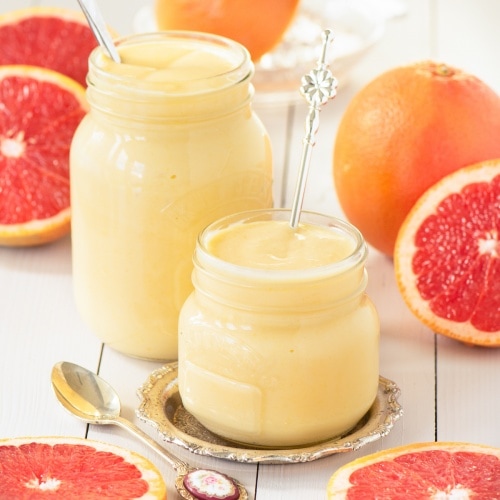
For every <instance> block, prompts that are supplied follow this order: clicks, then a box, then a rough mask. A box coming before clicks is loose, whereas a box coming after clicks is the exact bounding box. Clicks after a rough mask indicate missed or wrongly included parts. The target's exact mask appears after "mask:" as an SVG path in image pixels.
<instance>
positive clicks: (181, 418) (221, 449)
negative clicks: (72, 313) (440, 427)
mask: <svg viewBox="0 0 500 500" xmlns="http://www.w3.org/2000/svg"><path fill="white" fill-rule="evenodd" d="M137 394H138V396H139V398H140V399H141V404H140V406H139V408H138V409H137V410H136V415H137V417H138V418H140V419H141V420H142V421H144V422H146V423H148V424H150V425H152V426H153V427H154V428H155V429H156V430H157V431H158V433H159V435H160V437H161V439H163V440H164V441H166V442H167V443H174V444H176V445H178V446H181V447H183V448H185V449H187V450H189V451H191V452H192V453H196V454H198V455H205V456H211V457H216V458H222V459H225V460H233V461H236V462H243V463H273V464H287V463H299V462H310V461H313V460H317V459H319V458H322V457H326V456H328V455H333V454H335V453H341V452H347V451H354V450H357V449H359V448H361V447H362V446H364V445H366V444H368V443H371V442H373V441H376V440H378V439H380V438H381V437H383V436H386V435H387V434H388V433H389V432H390V431H391V429H392V427H393V426H394V423H395V422H396V421H397V420H398V419H399V418H400V417H401V416H402V414H403V410H402V408H401V405H400V404H399V403H398V397H399V394H400V389H399V387H398V386H397V385H396V384H395V383H394V382H392V381H390V380H388V379H386V378H384V377H380V379H379V388H378V392H377V397H376V399H375V402H374V403H373V405H372V407H371V408H370V410H369V411H368V413H367V414H366V415H365V416H364V417H363V418H362V419H361V420H360V421H359V422H358V424H357V425H356V426H355V427H354V428H353V429H351V430H350V431H348V432H347V433H346V434H344V435H342V436H336V437H334V438H332V439H330V440H327V441H323V442H321V443H318V444H314V445H308V446H305V447H299V448H279V449H267V448H265V449H262V448H259V449H254V448H251V447H245V446H244V445H240V444H237V443H234V442H231V441H226V440H225V439H223V438H221V437H219V436H217V435H215V434H213V433H212V432H210V431H209V430H207V429H206V428H205V427H203V426H202V425H201V424H200V423H199V422H198V421H197V420H196V419H195V418H194V417H193V416H192V415H191V414H190V413H188V412H187V410H186V409H185V408H184V406H183V405H182V401H181V397H180V395H179V390H178V385H177V363H176V362H175V363H169V364H166V365H164V366H163V367H161V368H159V369H158V370H155V371H154V372H153V373H152V374H151V375H150V376H149V377H148V379H147V380H146V382H145V383H144V384H143V385H142V387H140V388H139V389H138V391H137Z"/></svg>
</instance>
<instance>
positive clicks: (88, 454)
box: [0, 437, 166, 500]
mask: <svg viewBox="0 0 500 500" xmlns="http://www.w3.org/2000/svg"><path fill="white" fill-rule="evenodd" d="M0 492H1V496H2V498H30V499H33V500H35V499H45V498H51V499H68V498H85V499H88V500H91V499H95V500H97V499H101V498H109V499H113V498H114V499H124V498H141V499H153V498H156V499H165V498H166V487H165V482H164V481H163V478H162V476H161V474H160V472H159V471H158V469H157V468H156V467H155V466H154V465H153V464H152V463H151V462H150V461H149V460H147V459H146V458H144V457H143V456H141V455H139V454H137V453H134V452H132V451H129V450H125V449H124V448H121V447H118V446H114V445H110V444H106V443H102V442H100V441H91V440H89V439H80V438H69V437H37V438H16V439H4V440H0Z"/></svg>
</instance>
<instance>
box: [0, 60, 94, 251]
mask: <svg viewBox="0 0 500 500" xmlns="http://www.w3.org/2000/svg"><path fill="white" fill-rule="evenodd" d="M12 76H20V77H26V78H32V79H34V80H37V81H41V82H49V83H51V84H54V85H56V86H57V87H59V88H60V89H62V90H64V91H66V92H68V93H70V94H71V95H72V96H73V97H74V98H75V100H76V101H77V102H78V104H79V106H80V108H81V110H82V112H83V113H86V112H88V109H89V106H88V103H87V100H86V95H85V88H84V87H83V86H82V85H80V84H79V83H78V82H76V81H75V80H73V79H72V78H70V77H68V76H65V75H63V74H61V73H58V72H57V71H53V70H51V69H48V68H42V67H37V66H26V65H5V66H0V81H1V80H3V79H4V78H8V77H12ZM0 136H1V131H0ZM68 151H69V144H68ZM68 162H69V152H68ZM0 175H2V173H1V171H0ZM68 186H69V165H68ZM70 218H71V213H70V207H69V206H68V207H66V208H63V209H62V210H61V211H60V212H58V213H56V214H55V215H53V216H51V217H47V218H44V219H34V220H30V221H26V222H24V223H18V224H0V245H3V246H34V245H40V244H44V243H48V242H51V241H54V240H56V239H58V238H60V237H62V236H64V235H65V234H67V233H68V232H69V231H70Z"/></svg>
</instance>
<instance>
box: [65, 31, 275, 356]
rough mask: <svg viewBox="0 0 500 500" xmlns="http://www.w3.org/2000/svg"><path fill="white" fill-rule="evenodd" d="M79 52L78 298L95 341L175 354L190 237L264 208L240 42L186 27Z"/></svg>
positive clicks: (74, 165)
mask: <svg viewBox="0 0 500 500" xmlns="http://www.w3.org/2000/svg"><path fill="white" fill-rule="evenodd" d="M118 51H119V54H120V56H121V58H122V62H121V63H120V64H117V63H115V62H113V61H112V60H111V59H110V58H109V57H108V56H107V55H106V53H105V52H104V51H103V50H102V49H101V48H97V49H96V50H95V51H94V52H93V53H92V54H91V56H90V60H89V72H88V78H87V81H88V90H87V96H88V101H89V104H90V108H91V109H90V112H89V114H88V115H87V116H86V117H85V118H84V119H83V121H82V122H81V124H80V126H79V128H78V129H77V131H76V134H75V137H74V140H73V143H72V147H71V153H70V167H71V204H72V243H73V275H74V289H75V297H76V303H77V307H78V309H79V311H80V313H81V315H82V316H83V318H84V320H85V321H86V322H87V323H88V325H89V326H90V328H91V329H92V330H93V331H94V332H95V333H96V334H97V335H98V336H99V337H100V339H101V340H102V341H104V342H105V343H106V344H108V345H110V346H111V347H113V348H114V349H117V350H118V351H121V352H123V353H126V354H129V355H132V356H137V357H141V358H149V359H157V360H171V359H176V358H177V323H178V314H179V310H180V308H181V305H182V303H183V302H184V301H185V299H186V297H187V296H188V295H189V293H190V292H191V290H192V285H191V271H192V254H193V251H194V247H195V242H196V236H197V235H198V233H199V232H200V230H201V229H202V228H203V227H204V226H206V225H207V224H208V223H209V222H212V221H213V220H216V219H218V218H219V217H222V216H224V215H227V214H229V213H234V212H236V211H241V210H247V209H255V208H265V207H270V206H272V193H271V189H272V187H271V183H272V173H271V150H270V143H269V138H268V135H267V133H266V131H265V130H264V128H263V126H262V124H261V122H260V121H259V120H258V118H257V117H256V116H255V114H254V113H253V111H252V108H251V97H252V92H253V89H252V86H251V77H252V75H253V65H252V63H251V61H250V59H249V55H248V52H247V51H246V49H244V48H243V47H242V46H241V45H239V44H237V43H236V42H232V41H230V40H227V39H225V38H221V37H217V36H213V35H209V34H201V33H188V32H170V33H167V32H164V33H152V34H144V35H134V36H131V37H128V38H124V39H122V40H120V41H118Z"/></svg>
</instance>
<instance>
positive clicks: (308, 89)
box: [290, 30, 337, 229]
mask: <svg viewBox="0 0 500 500" xmlns="http://www.w3.org/2000/svg"><path fill="white" fill-rule="evenodd" d="M333 38H334V36H333V32H332V31H331V30H325V31H324V32H323V47H322V51H321V57H320V58H319V60H318V62H317V64H316V68H314V69H313V70H311V71H310V72H309V73H308V74H307V75H304V76H303V77H302V81H301V83H302V86H301V87H300V92H301V94H302V95H303V96H304V98H305V99H306V101H307V102H308V104H309V113H308V115H307V118H306V134H305V136H304V139H303V149H302V158H301V161H300V168H299V175H298V179H297V184H296V187H295V194H294V197H293V202H292V213H291V216H290V226H291V227H292V228H293V229H295V228H296V227H297V225H298V223H299V219H300V212H301V210H302V204H303V201H304V192H305V189H306V181H307V174H308V172H309V165H310V163H311V153H312V148H313V146H314V144H315V137H316V133H317V132H318V128H319V112H320V110H321V107H322V106H323V105H325V104H326V103H327V102H328V101H329V100H330V99H333V98H334V97H335V96H336V95H337V79H336V78H335V77H334V76H333V75H332V73H331V71H330V70H329V69H328V63H327V62H326V54H327V50H328V45H329V44H330V43H331V42H332V41H333Z"/></svg>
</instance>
